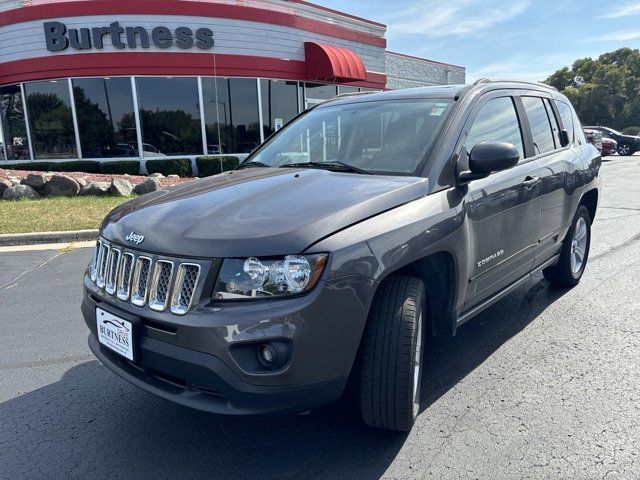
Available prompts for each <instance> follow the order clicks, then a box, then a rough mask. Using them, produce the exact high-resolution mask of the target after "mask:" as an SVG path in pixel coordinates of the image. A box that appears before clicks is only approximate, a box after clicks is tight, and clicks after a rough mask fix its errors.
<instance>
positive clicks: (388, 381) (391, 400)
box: [360, 275, 426, 432]
mask: <svg viewBox="0 0 640 480" xmlns="http://www.w3.org/2000/svg"><path fill="white" fill-rule="evenodd" d="M425 298H426V293H425V286H424V283H423V282H422V280H420V279H418V278H415V277H407V276H399V275H394V276H391V277H389V278H388V279H387V280H385V281H384V283H383V284H382V285H381V286H380V287H379V289H378V291H377V292H376V296H375V298H374V300H373V304H372V306H371V311H370V313H369V319H368V321H367V326H366V328H365V332H364V336H363V340H362V350H361V352H362V356H361V359H362V363H361V378H360V411H361V413H362V419H363V420H364V422H365V423H366V424H368V425H371V426H373V427H378V428H385V429H389V430H397V431H403V432H407V431H409V430H411V427H413V423H414V422H415V419H416V417H417V416H418V412H419V410H420V385H421V377H422V359H423V348H422V345H423V337H424V331H425V321H426V319H425V317H426V308H425V302H426V300H425Z"/></svg>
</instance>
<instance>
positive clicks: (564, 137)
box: [560, 128, 570, 147]
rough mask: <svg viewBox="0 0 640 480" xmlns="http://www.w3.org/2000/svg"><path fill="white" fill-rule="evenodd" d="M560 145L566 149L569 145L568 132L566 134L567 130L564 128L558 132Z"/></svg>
mask: <svg viewBox="0 0 640 480" xmlns="http://www.w3.org/2000/svg"><path fill="white" fill-rule="evenodd" d="M560 143H562V146H563V147H566V146H568V145H569V143H570V142H569V132H567V130H566V129H565V128H563V129H562V130H560Z"/></svg>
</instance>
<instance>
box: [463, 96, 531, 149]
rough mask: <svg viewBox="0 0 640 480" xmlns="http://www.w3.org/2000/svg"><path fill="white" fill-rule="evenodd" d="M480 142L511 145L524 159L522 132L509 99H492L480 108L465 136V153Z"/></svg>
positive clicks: (511, 101)
mask: <svg viewBox="0 0 640 480" xmlns="http://www.w3.org/2000/svg"><path fill="white" fill-rule="evenodd" d="M480 142H508V143H511V144H513V145H514V146H515V147H516V148H517V149H518V152H519V153H520V158H521V159H522V158H524V147H523V143H522V131H521V127H520V122H519V121H518V115H517V114H516V110H515V107H514V105H513V100H512V99H511V97H500V98H494V99H493V100H489V101H488V102H487V103H486V104H485V105H483V106H482V108H481V109H480V111H479V112H478V115H477V116H476V118H475V120H474V121H473V125H472V126H471V129H470V130H469V134H468V135H467V139H466V141H465V144H464V147H465V150H466V152H467V153H470V152H471V150H472V149H473V147H474V146H475V145H476V144H477V143H480Z"/></svg>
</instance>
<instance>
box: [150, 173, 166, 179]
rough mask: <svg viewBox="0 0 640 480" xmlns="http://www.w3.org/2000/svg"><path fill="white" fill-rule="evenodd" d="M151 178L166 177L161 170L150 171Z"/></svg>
mask: <svg viewBox="0 0 640 480" xmlns="http://www.w3.org/2000/svg"><path fill="white" fill-rule="evenodd" d="M147 176H148V177H149V178H164V175H163V174H161V173H160V172H155V173H150V174H149V175H147Z"/></svg>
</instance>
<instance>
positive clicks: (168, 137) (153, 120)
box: [136, 77, 202, 157]
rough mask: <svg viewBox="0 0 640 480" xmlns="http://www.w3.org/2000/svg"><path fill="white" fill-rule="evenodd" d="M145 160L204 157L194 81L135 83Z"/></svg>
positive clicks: (147, 80)
mask: <svg viewBox="0 0 640 480" xmlns="http://www.w3.org/2000/svg"><path fill="white" fill-rule="evenodd" d="M136 85H137V91H138V105H139V107H140V124H141V128H142V142H143V143H142V149H143V154H144V156H145V157H148V156H158V155H161V156H164V155H200V154H202V134H201V128H200V102H199V100H198V83H197V80H196V78H195V77H184V78H167V77H159V78H151V77H141V78H137V79H136Z"/></svg>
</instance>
